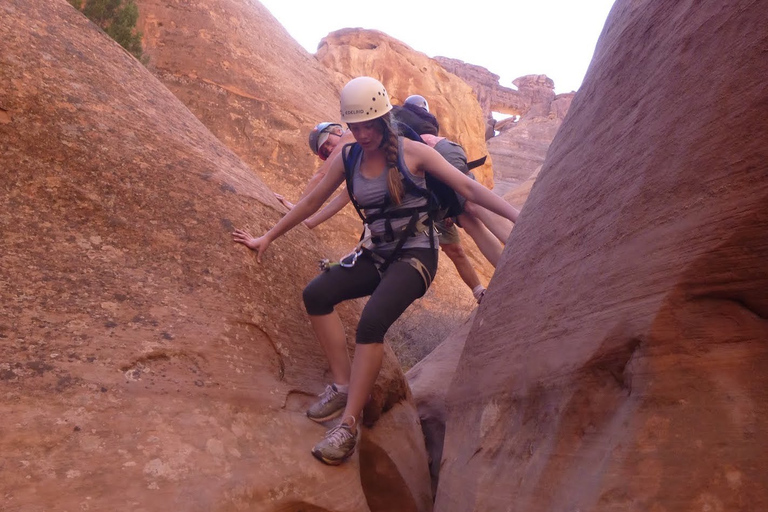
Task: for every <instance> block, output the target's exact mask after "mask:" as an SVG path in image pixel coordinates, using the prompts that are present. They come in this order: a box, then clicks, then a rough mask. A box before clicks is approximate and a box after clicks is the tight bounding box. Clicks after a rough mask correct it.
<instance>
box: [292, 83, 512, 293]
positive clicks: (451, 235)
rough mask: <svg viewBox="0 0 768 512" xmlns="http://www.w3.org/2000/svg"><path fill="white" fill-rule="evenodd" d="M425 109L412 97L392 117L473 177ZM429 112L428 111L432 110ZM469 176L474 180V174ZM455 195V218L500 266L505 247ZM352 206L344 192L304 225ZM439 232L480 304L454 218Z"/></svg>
mask: <svg viewBox="0 0 768 512" xmlns="http://www.w3.org/2000/svg"><path fill="white" fill-rule="evenodd" d="M414 98H419V99H420V100H421V102H420V103H417V104H413V103H412V100H413V99H414ZM425 105H426V100H425V99H424V98H423V97H421V96H409V97H408V99H406V103H405V104H404V105H403V106H398V105H394V106H393V107H392V112H391V113H392V115H393V117H394V118H395V120H396V121H397V122H398V123H400V125H406V126H407V127H408V128H410V129H412V130H413V133H412V134H411V135H412V137H413V138H418V139H421V138H422V137H423V138H424V141H425V142H426V141H427V137H432V139H428V140H429V141H430V142H432V143H431V146H432V147H434V148H435V149H436V150H437V152H438V153H440V154H441V156H443V158H445V159H446V160H448V162H450V163H451V164H453V166H454V167H456V168H457V169H459V170H460V171H462V172H464V173H465V174H467V173H469V172H470V170H469V165H471V164H468V163H467V158H466V154H465V153H464V150H463V149H462V148H461V146H459V145H458V144H456V143H454V142H452V141H449V140H448V139H445V138H437V137H434V135H437V133H438V130H439V125H438V122H437V119H436V118H435V117H434V116H432V115H431V114H429V113H428V111H426V110H424V108H425V107H424V106H425ZM426 108H427V109H428V107H426ZM328 124H329V123H320V124H318V125H317V127H316V128H315V129H314V130H313V132H312V133H315V132H317V131H318V128H320V129H323V128H325V126H326V125H328ZM312 133H310V147H312V140H313V139H312ZM346 133H349V132H346ZM341 143H342V142H341V141H340V140H338V137H337V138H333V137H329V138H328V141H327V142H325V144H326V146H329V147H330V148H331V149H333V147H338V145H339V144H341ZM313 150H314V148H313ZM484 161H485V159H484V158H483V159H481V160H479V161H476V162H473V163H472V164H474V165H478V163H479V164H480V165H482V162H484ZM469 175H470V176H471V177H473V176H472V175H471V174H469ZM451 194H452V195H453V198H452V200H453V201H456V204H455V206H453V208H454V209H455V211H454V212H453V213H454V214H455V215H454V217H458V216H459V215H461V219H462V220H463V222H464V223H463V224H462V227H465V226H466V227H465V230H467V232H468V233H470V236H472V237H473V239H475V242H476V244H477V245H478V247H479V248H480V250H481V252H482V253H483V254H484V255H485V256H486V258H487V259H488V260H489V261H490V262H491V263H492V264H493V265H494V266H496V263H497V262H498V258H499V257H500V255H501V251H502V246H501V244H500V243H499V242H498V241H497V240H496V239H495V238H494V236H493V235H492V234H491V233H490V232H489V231H488V230H487V229H485V227H484V226H483V225H482V224H481V223H480V222H479V221H478V220H477V219H475V218H468V215H466V214H462V212H461V210H462V209H463V205H464V202H463V201H462V199H463V198H460V197H457V196H456V195H455V194H453V192H452V191H451ZM450 200H451V199H449V201H450ZM349 202H350V199H349V195H348V194H347V193H346V191H342V192H341V193H340V194H339V195H337V196H336V197H335V198H334V199H333V200H331V201H330V202H329V203H328V204H327V205H326V206H325V207H324V208H323V209H322V210H321V211H319V212H318V213H317V214H315V215H313V216H312V217H310V218H309V219H307V220H306V221H305V222H304V224H305V225H306V226H307V227H308V228H309V229H314V228H315V227H316V226H318V225H319V224H322V223H323V222H325V221H326V220H328V219H329V218H330V217H332V216H333V215H335V214H336V213H338V212H339V211H340V210H341V209H342V208H343V207H344V206H346V204H347V203H349ZM447 209H448V208H446V210H447ZM446 213H447V212H444V213H443V214H442V216H443V217H445V214H446ZM435 229H436V230H437V234H438V241H439V246H440V248H441V249H442V250H443V252H444V253H445V254H446V255H447V256H448V257H449V258H450V260H451V262H452V263H453V264H454V266H455V267H456V271H457V272H458V273H459V277H461V280H462V281H463V282H464V284H466V285H467V287H468V288H469V289H470V290H471V291H472V295H473V296H474V298H475V300H476V301H477V302H478V304H479V303H480V301H481V300H482V298H483V296H484V295H485V287H484V286H483V285H482V283H481V282H480V278H479V276H478V275H477V272H475V269H474V267H473V266H472V263H471V261H470V260H469V257H468V256H467V254H466V252H464V249H463V247H462V246H461V238H460V236H459V231H458V228H457V227H456V223H455V222H454V221H453V220H452V219H451V218H447V219H446V218H442V219H436V222H435Z"/></svg>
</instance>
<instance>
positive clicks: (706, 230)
mask: <svg viewBox="0 0 768 512" xmlns="http://www.w3.org/2000/svg"><path fill="white" fill-rule="evenodd" d="M766 26H768V11H766V10H765V9H764V8H763V5H762V4H761V3H760V2H755V1H750V0H729V1H725V2H719V3H717V4H708V5H699V4H697V5H693V4H689V3H663V2H652V1H648V0H644V1H629V0H619V1H618V2H617V3H616V4H615V5H614V7H613V10H612V12H611V14H610V16H609V18H608V21H607V23H606V26H605V28H604V30H603V33H602V35H601V37H600V40H599V43H598V46H597V51H596V54H595V56H594V59H593V62H592V64H591V66H590V69H589V71H588V73H587V76H586V79H585V82H584V85H583V86H582V88H581V89H580V91H579V92H578V93H577V95H576V97H575V98H574V102H573V105H572V107H571V110H570V113H569V115H568V118H567V119H566V121H565V123H564V124H563V126H562V127H561V129H560V131H559V132H558V134H557V136H556V137H555V140H554V141H553V143H552V147H551V148H550V151H549V154H548V157H547V160H546V162H545V164H544V166H543V168H542V170H541V173H540V175H539V178H538V180H537V181H536V184H535V185H534V186H533V190H532V193H531V196H530V197H529V199H528V201H527V203H526V205H525V207H524V208H523V210H522V214H521V218H520V222H519V223H518V225H517V226H516V228H515V230H514V232H513V233H512V236H511V239H510V243H509V245H508V248H507V250H506V251H505V253H504V256H503V258H502V259H503V261H502V265H501V266H500V268H499V269H498V272H497V274H496V278H495V279H494V281H493V283H492V285H491V287H490V289H489V294H488V295H487V296H486V299H485V301H484V302H483V304H482V305H481V306H480V309H479V311H478V316H477V319H476V320H475V322H474V324H473V326H472V329H471V331H470V334H469V337H468V339H467V341H466V345H465V350H464V353H463V354H462V357H461V360H460V362H459V365H458V370H457V375H456V378H455V380H454V381H453V385H452V387H451V389H450V391H449V394H448V398H447V407H448V425H447V432H446V446H445V449H444V452H443V463H442V469H441V473H440V485H439V488H438V496H437V501H436V504H435V508H436V510H440V511H441V512H451V511H466V510H483V511H490V512H493V511H509V510H513V511H529V510H535V511H542V512H544V511H563V510H589V511H615V510H622V511H630V512H631V511H637V512H640V511H659V512H661V511H670V512H671V511H681V510H733V511H737V510H738V511H751V510H764V509H768V459H767V458H766V457H765V455H764V454H765V453H766V447H767V446H768V434H767V433H766V432H768V431H767V430H766V429H765V428H764V427H765V425H766V422H768V392H767V391H766V390H768V371H766V368H768V345H767V344H766V340H768V264H767V263H766V262H768V239H767V238H766V236H765V233H766V232H768V164H766V162H768V150H767V148H766V142H765V141H766V140H768V120H767V119H766V117H765V115H764V113H765V112H766V109H767V108H768V100H767V98H768V86H766V82H765V80H764V77H765V76H768V60H766V58H765V48H766V45H767V44H768V35H767V32H766V28H765V27H766ZM486 301H487V302H486Z"/></svg>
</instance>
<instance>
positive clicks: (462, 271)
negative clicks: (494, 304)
mask: <svg viewBox="0 0 768 512" xmlns="http://www.w3.org/2000/svg"><path fill="white" fill-rule="evenodd" d="M440 248H441V249H442V250H443V252H444V253H445V254H446V256H448V257H449V258H450V259H451V261H452V262H453V264H454V266H455V267H456V271H457V272H458V273H459V277H461V280H462V281H464V284H466V285H467V286H469V289H470V290H474V289H475V288H476V287H477V286H480V278H479V277H478V275H477V272H475V268H474V267H473V266H472V263H471V262H470V261H469V258H468V257H467V253H465V252H464V249H463V248H462V247H461V244H440Z"/></svg>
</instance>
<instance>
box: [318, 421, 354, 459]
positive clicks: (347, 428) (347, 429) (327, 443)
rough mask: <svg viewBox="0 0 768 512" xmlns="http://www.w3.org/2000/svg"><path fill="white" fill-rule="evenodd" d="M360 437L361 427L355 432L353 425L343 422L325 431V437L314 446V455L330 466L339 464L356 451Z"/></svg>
mask: <svg viewBox="0 0 768 512" xmlns="http://www.w3.org/2000/svg"><path fill="white" fill-rule="evenodd" d="M359 437H360V429H359V428H358V429H357V433H356V434H353V433H352V426H351V425H347V424H345V423H341V424H340V425H338V426H336V427H333V428H332V429H331V430H329V431H328V432H326V433H325V437H324V438H323V439H321V440H320V442H319V443H317V444H316V445H315V447H314V448H312V455H314V456H315V458H316V459H317V460H319V461H320V462H323V463H325V464H328V465H329V466H338V465H339V464H341V463H342V462H344V461H345V460H347V459H348V458H349V457H350V456H351V455H352V454H353V453H355V446H357V440H358V438H359Z"/></svg>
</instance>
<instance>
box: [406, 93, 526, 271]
mask: <svg viewBox="0 0 768 512" xmlns="http://www.w3.org/2000/svg"><path fill="white" fill-rule="evenodd" d="M403 109H404V110H406V109H407V111H406V112H402V113H401V114H400V117H401V118H403V120H404V121H405V122H406V123H407V124H409V125H411V127H413V128H414V129H415V130H416V131H417V133H418V134H419V135H421V137H422V139H423V140H424V142H426V143H427V144H429V145H430V146H432V147H433V148H435V150H436V151H437V152H438V153H440V154H441V155H442V156H443V158H445V159H446V160H448V161H449V162H450V163H452V164H453V165H454V167H456V168H457V169H459V170H460V171H461V172H463V173H464V174H467V175H468V176H469V177H470V178H472V179H475V177H474V175H473V174H472V169H474V168H475V167H479V166H480V165H483V164H484V163H485V157H483V158H480V159H478V160H474V161H472V162H468V161H467V155H466V153H465V152H464V148H462V147H461V145H460V144H458V143H456V142H454V141H452V140H449V139H447V138H445V137H440V136H438V132H439V131H440V125H439V124H438V122H437V118H436V117H435V116H434V115H432V113H431V112H429V103H428V102H427V100H426V99H425V98H424V97H423V96H421V95H418V94H413V95H411V96H408V97H407V98H406V99H405V102H404V103H403ZM459 199H460V201H461V214H459V215H457V216H456V217H455V218H454V219H448V221H447V222H446V223H444V224H443V225H442V226H440V227H441V228H442V229H451V228H453V229H454V230H455V229H456V228H455V227H453V226H451V220H452V221H454V222H456V223H457V224H458V225H459V226H461V227H462V228H463V229H464V231H466V232H467V234H468V235H469V236H470V237H472V239H473V240H474V241H475V244H476V245H477V247H478V249H480V252H482V253H483V256H485V258H486V259H487V260H488V261H489V262H490V263H491V264H492V265H493V266H494V267H495V266H496V265H497V263H498V261H499V258H500V257H501V252H502V250H503V244H506V242H507V239H508V238H509V235H510V233H511V231H512V224H511V223H510V222H509V221H507V220H506V219H504V218H501V217H499V216H497V215H494V214H493V213H492V212H489V211H488V210H486V209H485V208H482V207H479V206H477V205H476V204H474V203H472V202H471V201H465V200H464V198H459ZM457 236H458V235H457Z"/></svg>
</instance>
